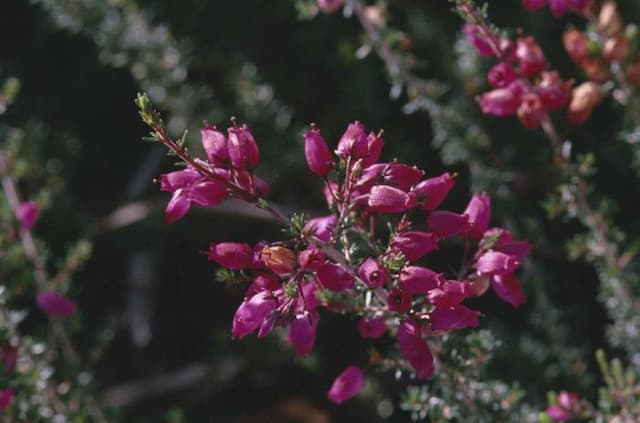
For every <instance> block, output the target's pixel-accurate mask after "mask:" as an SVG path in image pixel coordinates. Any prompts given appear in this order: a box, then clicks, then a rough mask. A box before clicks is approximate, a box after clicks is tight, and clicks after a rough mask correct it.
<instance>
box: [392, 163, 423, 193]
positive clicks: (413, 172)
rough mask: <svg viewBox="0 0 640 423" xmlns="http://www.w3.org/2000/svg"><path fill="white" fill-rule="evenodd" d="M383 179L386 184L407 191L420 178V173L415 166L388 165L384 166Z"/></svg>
mask: <svg viewBox="0 0 640 423" xmlns="http://www.w3.org/2000/svg"><path fill="white" fill-rule="evenodd" d="M383 178H384V182H385V183H386V184H389V185H392V186H394V187H396V188H399V189H401V190H403V191H407V190H408V189H409V188H411V187H412V186H413V185H415V184H416V183H417V182H418V181H419V180H420V178H422V171H421V170H420V169H418V168H416V167H415V166H408V165H406V164H402V163H390V164H389V165H388V166H386V169H385V171H384V173H383Z"/></svg>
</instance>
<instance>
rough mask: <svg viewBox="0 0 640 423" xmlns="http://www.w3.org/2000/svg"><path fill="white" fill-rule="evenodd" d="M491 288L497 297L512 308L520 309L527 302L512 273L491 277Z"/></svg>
mask: <svg viewBox="0 0 640 423" xmlns="http://www.w3.org/2000/svg"><path fill="white" fill-rule="evenodd" d="M491 287H492V288H493V291H494V292H495V293H496V295H497V296H498V297H500V298H501V299H503V300H504V301H506V302H508V303H509V304H511V305H512V306H513V307H514V308H518V307H520V306H521V305H522V304H524V303H525V302H526V301H527V297H526V296H525V295H524V292H522V287H521V286H520V282H519V281H518V279H517V278H516V276H515V275H514V274H513V273H510V274H507V275H495V276H493V277H492V278H491Z"/></svg>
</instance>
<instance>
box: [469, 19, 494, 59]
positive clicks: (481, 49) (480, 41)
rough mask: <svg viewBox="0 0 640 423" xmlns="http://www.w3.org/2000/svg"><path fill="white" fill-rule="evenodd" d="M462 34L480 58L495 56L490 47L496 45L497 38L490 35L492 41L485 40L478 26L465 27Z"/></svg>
mask: <svg viewBox="0 0 640 423" xmlns="http://www.w3.org/2000/svg"><path fill="white" fill-rule="evenodd" d="M463 32H464V33H465V34H466V35H467V38H468V40H469V42H470V43H471V45H472V46H473V48H475V50H476V51H477V52H478V54H479V55H480V56H482V57H493V56H494V55H495V52H494V51H493V48H492V45H497V44H498V42H499V39H498V37H496V36H494V35H491V37H492V39H487V37H486V36H485V34H483V32H482V31H481V30H480V27H479V26H478V25H465V26H464V29H463Z"/></svg>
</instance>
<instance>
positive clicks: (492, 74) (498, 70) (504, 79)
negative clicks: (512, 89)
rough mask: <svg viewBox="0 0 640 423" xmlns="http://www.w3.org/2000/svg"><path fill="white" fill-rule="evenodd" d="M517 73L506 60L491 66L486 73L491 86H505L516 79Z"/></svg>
mask: <svg viewBox="0 0 640 423" xmlns="http://www.w3.org/2000/svg"><path fill="white" fill-rule="evenodd" d="M517 77H518V75H517V74H516V71H515V70H514V69H513V66H511V65H510V64H509V63H508V62H501V63H498V64H497V65H495V66H494V67H492V68H491V70H490V71H489V73H488V74H487V79H488V80H489V84H490V85H491V86H492V87H493V88H505V87H507V86H509V84H511V83H512V82H513V81H515V80H516V78H517Z"/></svg>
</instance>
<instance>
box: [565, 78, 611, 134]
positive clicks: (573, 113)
mask: <svg viewBox="0 0 640 423" xmlns="http://www.w3.org/2000/svg"><path fill="white" fill-rule="evenodd" d="M603 98H604V96H603V95H602V93H601V92H600V85H598V84H597V83H595V82H591V81H587V82H583V83H582V84H580V85H578V86H577V87H576V88H574V89H573V92H572V94H571V103H569V112H568V118H569V122H571V123H573V124H574V125H582V124H583V123H585V122H586V121H587V120H589V118H590V117H591V113H593V109H594V108H595V107H596V106H597V105H598V104H599V103H600V102H601V101H602V99H603Z"/></svg>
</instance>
